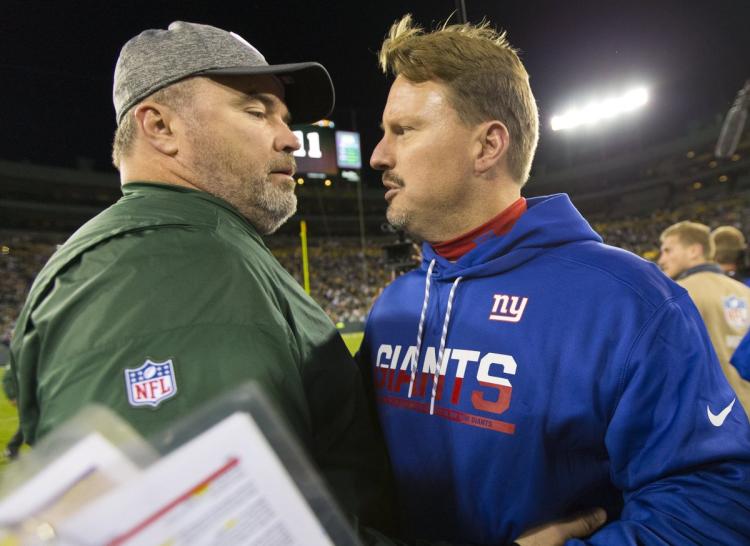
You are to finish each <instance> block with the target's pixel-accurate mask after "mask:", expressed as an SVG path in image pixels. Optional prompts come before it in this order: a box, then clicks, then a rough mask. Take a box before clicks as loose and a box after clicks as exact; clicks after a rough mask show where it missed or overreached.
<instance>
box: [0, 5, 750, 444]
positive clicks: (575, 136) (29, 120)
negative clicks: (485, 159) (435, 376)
mask: <svg viewBox="0 0 750 546" xmlns="http://www.w3.org/2000/svg"><path fill="white" fill-rule="evenodd" d="M281 4H282V5H278V6H276V5H271V3H268V4H261V3H258V2H249V3H248V2H246V3H243V4H239V3H231V2H226V3H219V4H218V5H215V4H212V5H210V6H207V5H206V4H205V3H201V2H180V3H175V2H148V3H147V2H141V1H133V2H127V3H117V2H114V3H99V2H84V1H82V2H56V3H50V2H42V1H16V0H11V1H8V2H6V3H4V7H5V10H4V11H5V13H6V16H4V17H3V18H1V19H0V74H2V76H0V80H1V81H2V85H1V86H0V94H1V96H2V98H3V108H2V111H1V112H0V341H2V343H0V364H2V361H3V360H5V359H7V350H4V349H3V345H7V343H8V342H9V339H10V335H11V330H12V325H13V322H14V320H15V317H16V316H17V313H18V311H19V310H20V306H21V305H22V303H23V299H24V297H25V294H26V292H27V291H28V287H29V285H30V283H31V282H32V281H33V278H34V276H35V275H36V273H37V272H38V270H39V269H40V268H41V266H42V265H43V263H44V262H45V260H46V259H47V258H48V257H49V255H50V254H51V253H52V252H53V251H54V249H55V246H56V245H57V244H59V243H61V242H62V241H64V240H65V238H66V237H67V236H69V235H70V233H72V231H74V230H75V229H76V228H77V227H79V226H80V225H81V224H82V223H83V222H85V221H86V220H88V219H89V218H91V217H92V216H94V215H95V214H96V213H98V212H99V211H101V210H102V209H103V208H105V207H106V206H108V205H109V204H111V203H113V202H114V201H115V200H116V199H117V198H118V196H119V195H120V193H119V183H118V177H117V174H116V172H115V171H114V169H113V168H112V166H111V165H110V164H109V145H110V142H111V135H112V133H113V131H114V120H113V117H114V116H113V111H112V107H111V103H110V96H111V77H112V68H113V65H114V61H115V59H116V57H117V53H118V51H119V47H120V46H121V45H122V43H123V42H124V41H125V40H127V39H128V38H129V37H131V36H132V35H134V34H136V33H137V32H140V31H141V30H143V29H145V28H150V27H165V26H166V25H167V24H168V23H169V22H170V21H172V20H175V19H184V20H189V21H198V22H205V23H210V24H215V25H217V26H220V27H223V28H227V29H229V30H234V31H236V32H238V33H239V34H240V35H242V36H244V37H245V38H247V39H248V40H249V41H250V42H251V43H253V44H254V45H256V46H257V47H258V48H259V49H260V50H261V51H262V52H263V53H264V54H265V56H266V57H267V59H269V61H270V62H273V63H281V62H289V61H296V60H300V59H301V57H309V58H310V59H314V60H318V61H320V62H322V63H323V64H325V65H326V66H327V67H328V68H329V70H330V72H331V74H332V76H333V78H334V82H335V85H336V89H337V107H336V109H335V111H334V113H333V115H332V116H331V120H330V121H331V122H333V125H334V126H333V127H332V126H330V124H329V125H328V126H327V127H318V128H309V127H308V128H300V130H304V131H310V130H313V131H320V132H321V133H326V134H327V135H328V136H326V137H325V138H327V139H330V138H333V136H332V135H333V131H335V130H343V131H350V132H357V133H358V134H359V135H360V140H361V160H362V164H363V165H362V167H360V168H355V167H351V165H352V164H351V163H350V164H349V165H350V166H349V167H346V168H344V167H339V166H338V165H337V164H336V160H335V158H333V159H330V158H328V157H326V160H329V163H328V167H326V168H318V167H309V166H308V167H307V168H308V171H309V170H313V171H316V170H317V171H320V172H318V173H317V174H312V173H310V172H301V173H300V178H301V179H302V180H303V181H304V183H302V184H300V185H299V186H298V196H299V210H298V213H297V214H296V215H295V217H294V218H293V219H292V220H291V221H290V222H289V223H288V224H287V225H286V226H284V227H283V228H282V229H281V230H280V231H279V233H277V234H275V235H273V236H271V237H269V238H268V239H267V241H268V245H269V247H270V248H271V249H272V251H273V252H274V254H275V255H276V256H277V257H278V259H279V260H280V261H281V263H282V264H283V265H284V266H285V267H286V268H287V269H288V270H289V271H290V272H291V273H292V274H293V275H295V277H297V278H298V279H299V280H300V282H303V270H302V265H301V253H302V252H301V248H300V237H299V232H300V222H301V221H302V220H304V221H305V222H306V225H307V239H308V244H309V253H308V254H309V272H310V287H311V293H312V295H313V297H314V298H315V299H316V300H317V301H318V302H319V303H320V304H321V305H322V306H323V307H324V309H326V311H327V312H328V314H329V316H330V317H331V319H332V320H333V321H334V322H335V323H337V324H339V325H340V327H341V328H342V332H344V336H345V339H346V340H347V343H348V345H349V346H350V348H351V349H352V350H354V349H355V348H356V346H358V343H359V341H360V340H361V327H362V321H363V320H364V318H365V316H366V312H367V309H368V308H369V306H370V304H371V302H372V300H373V298H375V297H376V296H377V293H378V292H379V290H380V289H382V287H383V286H384V285H385V284H386V283H387V282H388V281H389V280H390V279H391V278H392V276H393V275H394V274H397V273H398V271H400V270H403V269H404V268H406V267H408V266H409V265H411V264H412V263H413V262H412V259H411V255H412V252H411V247H410V246H409V245H408V243H406V244H402V246H401V247H394V246H393V245H394V243H398V242H401V243H403V242H404V241H403V239H399V236H398V234H396V233H393V232H392V231H389V230H388V229H387V226H385V225H384V210H385V202H384V200H383V193H384V191H383V188H382V186H381V184H380V177H379V174H378V173H377V172H374V171H372V170H371V169H370V168H369V167H368V166H367V160H368V158H369V155H370V153H371V152H372V149H373V147H374V145H375V144H376V142H377V139H378V138H379V131H378V124H379V117H380V112H381V110H382V106H383V104H384V101H385V97H386V95H387V86H388V81H387V79H386V78H384V77H383V76H382V75H381V74H380V73H379V72H378V69H377V66H376V54H375V52H376V51H377V49H378V46H379V44H380V42H381V40H382V37H383V35H384V34H385V32H386V29H387V27H388V25H389V24H390V23H391V22H392V21H393V20H395V19H397V18H398V17H399V16H401V15H402V14H403V13H405V12H407V11H409V12H412V13H414V15H415V18H416V19H417V21H419V22H420V23H422V24H424V25H427V26H430V25H431V24H433V23H434V22H437V21H440V20H442V19H445V17H447V16H448V15H450V13H451V12H452V11H453V10H454V8H455V3H454V2H453V1H451V0H441V1H434V2H416V1H415V2H403V1H399V2H396V1H390V0H387V1H383V2H378V3H362V4H355V3H353V2H343V1H328V2H324V1H319V2H314V1H309V2H304V1H301V0H299V1H290V2H284V3H281ZM617 4H618V5H615V3H609V2H598V1H581V2H576V3H575V4H574V5H573V4H571V3H563V2H555V1H551V0H547V1H531V2H524V3H521V2H502V3H500V2H492V1H475V0H467V2H466V6H467V12H468V16H469V20H471V21H473V22H477V21H479V20H480V19H481V18H482V17H485V16H486V17H487V18H488V19H489V20H490V21H491V22H492V23H493V24H495V25H497V26H499V27H501V28H504V29H507V30H508V33H509V38H510V40H511V43H513V44H514V45H515V46H516V47H518V48H520V50H521V54H522V59H523V60H524V62H525V64H526V66H527V69H528V71H529V73H530V75H531V81H532V87H533V89H534V92H535V95H536V98H537V101H538V103H539V107H540V115H541V124H542V133H541V140H540V147H539V151H538V154H537V159H536V161H535V164H534V168H533V171H532V178H531V181H530V182H529V183H528V185H527V186H526V188H525V189H524V195H525V196H527V197H531V196H535V195H544V194H550V193H556V192H566V193H569V194H570V196H571V198H572V200H573V202H574V203H575V204H576V206H577V207H578V208H579V209H580V210H581V211H582V213H583V214H584V215H585V216H586V218H587V219H588V220H589V222H590V223H591V224H592V225H593V226H594V227H595V229H596V230H597V231H598V232H599V233H600V234H602V236H603V237H604V240H605V242H607V243H609V244H612V245H615V246H619V247H622V248H625V249H628V250H631V251H633V252H635V253H637V254H639V255H641V256H643V257H644V258H646V259H655V258H656V257H657V253H658V235H659V233H660V232H661V230H662V229H664V228H665V227H667V226H668V225H670V224H672V223H674V222H676V221H679V220H686V219H689V220H695V221H700V222H704V223H706V224H708V225H710V226H711V227H716V226H718V225H722V224H730V225H735V226H736V227H738V228H740V229H741V230H742V231H743V232H745V233H746V235H747V234H748V231H750V131H747V130H746V131H745V133H744V136H743V138H742V139H741V141H740V144H739V147H738V149H737V151H736V153H735V154H733V155H732V156H731V157H729V158H727V159H723V160H719V159H716V158H715V157H714V153H713V150H714V147H715V144H716V141H717V138H718V135H719V131H720V128H721V124H722V120H723V119H724V116H725V115H726V112H727V110H728V109H729V107H730V106H731V104H732V101H733V99H734V96H735V94H736V93H737V91H738V89H739V88H741V87H742V84H743V82H744V81H745V79H746V78H750V70H749V69H748V64H747V57H748V52H750V32H747V28H746V27H747V21H748V20H750V4H748V2H746V1H730V0H723V1H719V2H715V3H711V4H709V3H706V2H697V1H696V2H682V1H676V0H657V1H651V2H640V1H633V2H630V3H627V5H620V4H621V3H617ZM634 83H639V84H641V83H642V84H645V85H647V86H648V87H649V89H650V94H651V98H650V101H649V103H648V104H647V105H646V106H645V107H644V108H643V109H642V110H640V111H639V112H635V113H633V115H631V116H629V117H623V118H621V119H617V120H616V121H612V122H609V123H603V124H599V125H596V126H593V127H589V128H586V129H584V130H580V131H571V132H566V133H562V132H560V133H553V132H552V131H551V130H550V128H549V119H550V116H551V115H552V114H553V113H554V112H556V111H558V110H559V109H561V108H564V107H565V105H566V104H569V103H570V102H571V101H573V100H575V99H576V98H579V97H585V96H592V94H595V93H599V94H605V95H606V94H607V93H610V92H613V91H614V90H617V89H620V88H622V87H623V86H625V85H632V84H634ZM324 140H325V139H324ZM330 150H335V146H334V148H331V149H330ZM330 150H329V152H330ZM331 153H334V154H335V151H334V152H331ZM350 159H351V158H350ZM330 161H333V165H332V166H331V163H330ZM300 164H301V166H303V164H304V161H302V160H300ZM352 173H353V174H352ZM386 247H389V248H391V252H390V253H387V252H386V251H385V250H384V248H386ZM394 249H395V250H401V254H395V253H394ZM14 414H15V412H14V410H13V408H12V407H10V406H9V405H8V404H7V402H6V401H5V399H4V397H0V442H1V443H2V444H3V445H4V443H5V441H6V440H7V437H9V436H10V435H11V434H12V433H13V431H14V429H15V416H14Z"/></svg>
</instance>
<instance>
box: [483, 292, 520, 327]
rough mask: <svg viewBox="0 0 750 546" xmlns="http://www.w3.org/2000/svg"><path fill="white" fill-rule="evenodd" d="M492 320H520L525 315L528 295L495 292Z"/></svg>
mask: <svg viewBox="0 0 750 546" xmlns="http://www.w3.org/2000/svg"><path fill="white" fill-rule="evenodd" d="M492 299H493V300H494V302H493V304H492V312H491V313H490V320H499V321H502V322H518V321H520V320H521V317H523V311H524V309H526V304H527V303H528V301H529V298H527V297H525V296H524V297H519V296H508V295H506V294H494V295H493V296H492Z"/></svg>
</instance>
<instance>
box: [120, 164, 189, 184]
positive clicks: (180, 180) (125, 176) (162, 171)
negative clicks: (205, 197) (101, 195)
mask: <svg viewBox="0 0 750 546" xmlns="http://www.w3.org/2000/svg"><path fill="white" fill-rule="evenodd" d="M129 182H160V183H162V184H172V185H174V186H183V187H185V188H191V189H194V190H199V189H200V188H198V187H197V186H196V185H195V184H193V183H191V182H190V181H189V180H188V179H187V178H185V177H184V176H180V174H179V173H175V172H174V171H172V170H171V169H168V168H166V167H164V166H163V165H161V164H160V163H158V162H154V163H153V164H149V165H145V164H143V163H140V162H139V163H133V162H127V161H123V162H121V163H120V184H122V185H125V184H128V183H129Z"/></svg>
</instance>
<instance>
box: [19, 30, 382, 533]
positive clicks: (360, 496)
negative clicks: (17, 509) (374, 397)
mask: <svg viewBox="0 0 750 546" xmlns="http://www.w3.org/2000/svg"><path fill="white" fill-rule="evenodd" d="M333 101H334V91H333V86H332V83H331V80H330V77H329V75H328V73H327V71H326V70H325V68H324V67H323V66H321V65H319V64H317V63H298V64H289V65H276V66H269V65H268V63H267V62H266V61H265V59H264V58H263V56H262V55H261V54H260V53H259V52H258V51H257V49H255V48H254V47H253V46H251V45H250V44H249V43H247V42H246V41H245V40H244V39H242V38H241V37H240V36H238V35H236V34H233V33H229V32H225V31H223V30H220V29H217V28H214V27H210V26H206V25H198V24H192V23H184V22H176V23H173V24H172V25H170V27H169V29H168V30H148V31H145V32H143V33H142V34H140V35H138V36H136V37H135V38H133V39H132V40H130V41H129V42H128V43H127V44H126V45H125V46H124V47H123V49H122V51H121V54H120V57H119V60H118V62H117V67H116V69H115V81H114V103H115V110H116V113H117V124H118V128H117V132H116V134H115V141H114V148H113V159H114V163H115V166H117V168H118V169H119V171H120V174H121V180H122V184H123V186H122V191H123V197H122V198H121V199H120V200H119V201H118V202H117V203H115V204H114V205H113V206H111V207H110V208H108V209H107V210H105V211H104V212H102V213H101V214H99V215H98V216H97V217H95V218H94V219H92V220H91V221H89V222H88V223H86V224H85V225H84V226H83V227H81V228H80V229H79V230H78V231H77V232H76V233H74V234H73V235H72V236H71V238H70V239H69V240H68V241H67V242H66V243H65V244H64V245H63V246H62V247H61V248H60V249H59V250H58V251H57V252H56V253H55V255H54V256H53V257H52V258H51V259H50V261H49V263H47V265H46V266H45V267H44V269H43V270H42V271H41V273H40V274H39V275H38V277H37V279H36V281H35V283H34V285H33V287H32V289H31V292H30V295H29V297H28V300H27V302H26V305H25V307H24V308H23V310H22V312H21V316H20V318H19V320H18V324H17V327H16V331H15V336H14V338H13V342H12V345H11V363H12V367H13V370H14V372H15V373H16V374H17V377H18V380H19V396H18V405H19V411H20V418H21V426H22V429H23V433H24V435H25V437H26V439H27V441H28V442H29V443H30V444H33V443H34V442H36V441H38V440H39V439H40V438H41V437H43V436H44V435H45V434H47V433H49V432H50V431H52V430H53V429H55V427H57V426H58V425H60V424H61V423H63V422H64V421H66V420H67V419H68V418H70V417H71V416H72V415H74V414H75V413H76V412H77V411H78V410H80V409H81V408H82V407H84V406H85V405H87V404H90V403H100V404H103V405H105V406H107V407H109V408H112V409H113V410H115V411H116V412H117V413H118V414H119V415H120V416H121V417H123V418H124V419H126V420H127V421H128V422H129V423H130V424H131V425H132V426H133V427H134V428H135V429H136V430H138V431H139V432H141V433H142V434H144V435H150V434H152V433H154V432H157V431H159V430H161V429H163V428H164V427H166V426H168V425H170V424H171V423H173V422H174V421H176V420H178V419H179V418H181V417H183V416H185V415H188V414H189V413H191V412H192V411H194V410H195V409H196V408H197V407H199V406H200V405H202V404H203V403H204V402H206V401H208V400H210V399H212V398H214V397H216V396H218V395H221V394H222V393H224V392H226V391H229V390H231V389H233V388H234V387H236V386H237V385H239V384H240V383H242V382H245V381H248V380H255V381H257V382H258V383H259V384H260V385H261V387H262V388H263V390H264V391H265V392H266V393H267V394H268V395H269V396H270V398H271V399H272V400H273V401H274V402H275V404H276V406H277V408H278V409H279V410H280V411H281V413H282V415H283V416H284V417H285V418H286V421H287V423H288V424H289V425H290V427H291V429H292V430H293V432H294V433H295V434H296V436H297V438H298V439H299V440H300V442H301V443H302V445H303V446H304V447H305V448H306V449H307V451H308V454H309V455H310V456H311V458H312V459H313V461H314V462H315V463H316V464H317V466H318V469H319V470H320V472H321V473H322V475H323V476H324V478H325V479H326V481H327V482H328V484H329V485H330V486H331V489H332V491H333V492H334V494H335V495H336V496H337V498H338V500H339V502H340V503H341V505H342V506H343V507H344V509H345V510H346V511H347V512H349V513H350V514H356V515H360V516H361V517H362V518H363V519H364V520H368V521H371V518H369V517H368V516H369V514H370V513H372V511H375V512H381V511H382V507H379V506H377V507H376V506H374V503H375V499H377V498H378V490H379V487H380V485H381V483H379V482H380V481H381V479H382V475H383V474H382V473H383V472H384V468H385V466H384V464H383V463H384V461H385V457H384V450H383V449H382V446H381V443H380V442H379V441H378V440H377V436H376V435H375V433H374V429H373V427H372V424H371V419H370V416H369V413H368V411H367V407H366V405H365V398H364V393H363V389H362V385H361V379H360V376H359V372H358V370H357V368H356V365H355V364H354V362H353V360H352V359H351V356H350V355H349V353H348V351H347V349H346V346H345V345H344V343H343V341H342V340H341V337H340V336H339V335H338V332H337V331H336V329H335V327H334V325H333V324H332V322H331V320H330V319H329V318H328V317H327V316H326V315H325V313H324V312H323V311H322V309H321V308H320V307H319V306H318V305H316V304H315V303H314V302H313V300H312V299H311V298H310V297H309V296H308V295H307V294H305V292H304V291H303V290H302V289H301V288H300V286H299V284H298V283H297V282H296V281H295V280H294V279H293V278H292V277H291V276H290V275H289V274H288V273H287V272H286V271H285V270H284V269H283V268H282V267H281V266H280V265H279V263H278V262H277V261H276V259H275V258H274V257H273V256H272V255H271V253H270V252H269V250H268V249H267V248H266V246H265V245H264V243H263V241H262V239H261V235H264V234H268V233H272V232H273V231H275V230H276V229H277V228H278V227H279V226H280V225H281V224H282V223H283V222H284V221H286V220H287V219H288V218H289V217H290V216H291V215H292V214H293V213H294V211H295V208H296V197H295V195H294V188H295V181H294V179H293V174H294V169H295V166H294V159H293V155H292V153H293V152H294V151H295V150H297V149H298V147H299V143H298V142H297V139H296V138H295V136H294V134H293V133H292V131H291V130H290V128H289V126H288V123H289V120H290V116H292V115H293V116H294V117H295V119H296V120H297V121H299V122H314V121H316V120H318V119H321V118H324V117H325V116H326V115H328V114H329V113H330V111H331V110H332V108H333Z"/></svg>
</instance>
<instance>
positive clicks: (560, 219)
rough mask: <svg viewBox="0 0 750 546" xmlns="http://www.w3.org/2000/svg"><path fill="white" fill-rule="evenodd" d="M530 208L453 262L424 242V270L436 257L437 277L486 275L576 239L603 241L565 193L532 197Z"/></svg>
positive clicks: (453, 277)
mask: <svg viewBox="0 0 750 546" xmlns="http://www.w3.org/2000/svg"><path fill="white" fill-rule="evenodd" d="M526 205H527V207H528V210H527V211H526V212H525V213H524V214H523V215H522V216H521V217H520V218H519V219H518V221H517V222H516V223H515V225H514V226H513V229H511V230H510V231H509V232H508V233H506V234H505V235H500V236H494V237H489V238H487V239H486V240H485V241H483V242H482V243H480V244H479V246H477V248H475V249H473V250H471V251H470V252H468V253H467V254H465V255H464V256H462V257H461V258H460V259H459V260H458V261H456V262H450V261H448V260H446V259H445V258H443V257H441V256H439V255H438V254H437V253H436V252H435V251H434V250H433V248H432V246H431V245H430V244H429V243H424V244H423V245H422V255H423V261H422V266H421V267H422V269H423V270H425V271H426V270H427V269H428V268H429V266H430V263H431V262H432V261H433V260H434V261H435V263H436V265H437V266H438V267H437V273H436V275H435V277H436V278H438V279H455V278H457V277H459V276H461V277H484V276H487V275H494V274H496V273H500V272H502V271H507V270H510V269H514V268H516V267H518V266H519V265H521V264H523V263H525V262H527V261H529V260H531V259H532V258H534V257H535V256H537V255H538V254H540V253H542V252H545V251H549V249H550V248H552V247H557V246H561V245H565V244H569V243H573V242H583V241H592V242H598V243H601V242H602V238H601V237H600V236H599V235H597V233H596V232H595V231H594V230H593V229H592V228H591V226H590V225H589V223H588V222H587V221H586V219H585V218H584V217H583V216H581V214H580V213H579V212H578V211H577V210H576V208H575V207H574V206H573V203H572V202H571V201H570V198H569V197H568V196H567V195H566V194H563V193H560V194H555V195H550V196H545V197H532V198H529V199H527V200H526Z"/></svg>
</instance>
